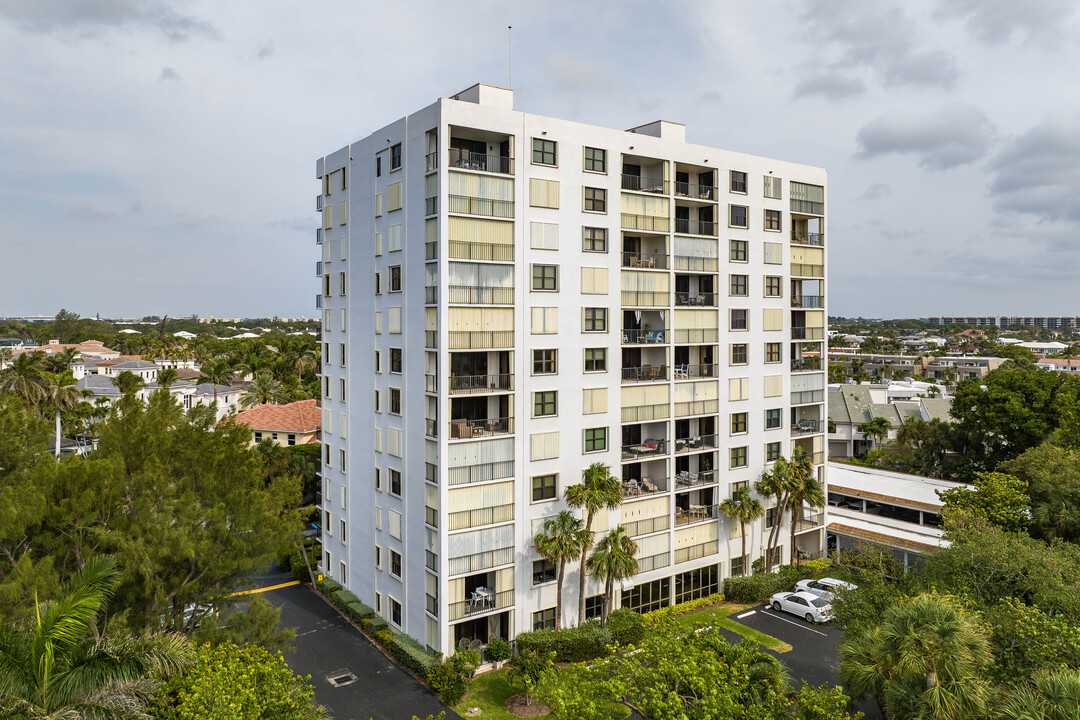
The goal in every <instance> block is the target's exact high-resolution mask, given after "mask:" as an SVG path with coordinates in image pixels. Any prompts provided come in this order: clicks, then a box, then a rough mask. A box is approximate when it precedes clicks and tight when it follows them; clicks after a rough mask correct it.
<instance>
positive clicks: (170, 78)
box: [158, 65, 180, 82]
mask: <svg viewBox="0 0 1080 720" xmlns="http://www.w3.org/2000/svg"><path fill="white" fill-rule="evenodd" d="M158 81H159V82H180V73H178V72H176V71H175V70H173V69H172V68H171V67H169V66H168V65H166V66H164V67H162V68H161V77H159V78H158Z"/></svg>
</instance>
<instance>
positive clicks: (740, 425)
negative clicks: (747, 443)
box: [731, 412, 747, 435]
mask: <svg viewBox="0 0 1080 720" xmlns="http://www.w3.org/2000/svg"><path fill="white" fill-rule="evenodd" d="M746 418H747V413H744V412H737V413H731V434H732V435H741V434H742V433H745V432H746Z"/></svg>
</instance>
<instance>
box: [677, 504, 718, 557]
mask: <svg viewBox="0 0 1080 720" xmlns="http://www.w3.org/2000/svg"><path fill="white" fill-rule="evenodd" d="M718 517H720V509H719V508H718V507H717V506H716V505H690V506H689V507H688V508H686V509H685V510H684V509H683V508H680V507H676V508H675V526H676V527H678V526H679V525H689V524H690V523H696V522H704V521H705V520H715V519H716V518H718ZM698 557H700V555H699V556H698Z"/></svg>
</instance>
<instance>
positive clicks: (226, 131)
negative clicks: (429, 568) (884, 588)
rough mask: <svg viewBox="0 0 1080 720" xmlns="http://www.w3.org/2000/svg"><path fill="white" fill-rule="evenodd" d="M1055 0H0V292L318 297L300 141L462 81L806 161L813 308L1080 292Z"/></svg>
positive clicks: (12, 311) (380, 121) (376, 122)
mask: <svg viewBox="0 0 1080 720" xmlns="http://www.w3.org/2000/svg"><path fill="white" fill-rule="evenodd" d="M1077 7H1080V5H1078V4H1077V3H1076V2H1075V0H1023V1H1019V0H907V1H904V2H895V3H890V2H876V1H872V0H816V1H811V2H781V1H775V2H755V3H749V2H715V1H714V2H656V1H655V0H651V1H650V2H638V1H637V0H618V1H617V2H615V1H611V2H595V1H592V0H584V1H582V0H575V1H573V2H564V1H562V0H557V1H556V0H545V1H544V2H530V3H511V2H506V1H505V0H503V1H501V2H465V1H463V0H455V1H454V2H446V1H445V0H440V1H439V2H408V1H406V0H397V1H396V2H382V3H370V2H360V1H353V2H340V1H335V0H323V1H321V2H296V0H290V1H289V2H284V1H282V0H260V2H251V1H244V2H224V3H223V2H220V1H214V2H210V1H207V2H202V1H198V0H196V1H187V0H0V316H3V315H21V314H31V313H47V314H52V313H55V312H56V311H57V310H58V309H59V308H60V307H61V306H63V307H67V308H68V309H70V310H73V311H75V312H79V313H81V314H83V315H84V316H89V315H93V314H95V313H101V315H102V316H116V315H125V316H126V315H143V314H156V315H164V314H169V315H173V316H180V315H189V314H192V313H198V314H200V315H204V316H205V315H217V316H219V317H220V316H232V315H244V316H263V315H275V314H276V315H281V316H296V315H314V308H313V299H314V295H315V293H316V292H317V289H318V287H317V282H316V279H315V277H314V263H315V260H317V259H318V258H319V253H318V248H317V246H316V245H315V243H314V228H315V226H316V223H317V217H316V215H315V212H314V209H315V202H314V197H315V194H316V193H317V191H318V185H317V184H316V182H315V180H314V177H313V175H314V161H315V158H316V157H318V156H320V155H322V154H324V153H327V152H330V151H333V150H335V149H337V148H339V147H341V146H343V145H345V144H346V143H348V142H350V141H352V140H355V139H359V138H361V137H364V136H365V135H367V134H368V133H370V132H371V131H372V130H373V129H375V128H378V127H380V126H382V125H384V124H386V123H388V122H390V121H392V120H394V119H396V118H398V117H401V116H402V115H404V114H406V113H408V112H411V111H413V110H416V109H418V108H420V107H423V106H425V105H427V104H429V103H431V102H433V101H434V100H435V99H436V98H438V97H441V96H447V95H451V94H453V93H455V92H457V91H459V90H462V89H464V88H465V87H467V86H469V85H471V84H473V83H475V82H478V81H480V82H488V83H492V84H499V85H505V84H507V62H506V55H507V52H506V45H507V43H506V26H507V25H513V26H514V31H513V32H514V65H513V69H514V89H515V91H516V96H515V103H516V107H517V109H519V110H524V111H527V112H534V113H539V114H544V115H552V116H556V117H565V118H570V119H573V120H578V121H581V122H587V123H593V124H598V125H606V126H611V127H619V128H628V127H633V126H635V125H640V124H642V123H645V122H649V121H651V120H655V119H658V118H661V117H662V118H664V119H668V120H675V121H679V122H684V123H686V126H687V129H686V134H687V139H688V140H689V141H691V142H695V143H700V144H704V145H714V146H719V147H723V148H728V149H731V150H737V151H743V152H749V153H754V154H758V155H766V156H771V157H777V158H782V159H785V160H791V161H794V162H800V163H807V164H811V165H818V166H822V167H825V168H827V169H828V171H829V196H828V200H829V205H828V212H829V216H828V222H829V227H828V229H829V235H828V238H827V243H826V244H827V246H828V249H829V263H830V267H829V273H830V285H829V293H830V296H829V309H830V312H831V313H832V314H839V315H857V314H861V315H864V316H884V317H912V316H926V315H937V314H946V315H950V314H974V313H980V314H983V313H985V314H1041V315H1059V314H1080V302H1078V300H1080V277H1078V269H1080V267H1078V263H1080V40H1078V39H1080V32H1078V30H1080V17H1078V13H1077Z"/></svg>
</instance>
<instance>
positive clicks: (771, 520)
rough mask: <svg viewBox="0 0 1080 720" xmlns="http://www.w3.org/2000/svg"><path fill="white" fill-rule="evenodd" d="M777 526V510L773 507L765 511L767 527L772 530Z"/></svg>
mask: <svg viewBox="0 0 1080 720" xmlns="http://www.w3.org/2000/svg"><path fill="white" fill-rule="evenodd" d="M775 524H776V508H774V507H771V508H767V509H766V510H765V527H767V528H771V527H772V526H773V525H775Z"/></svg>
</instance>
